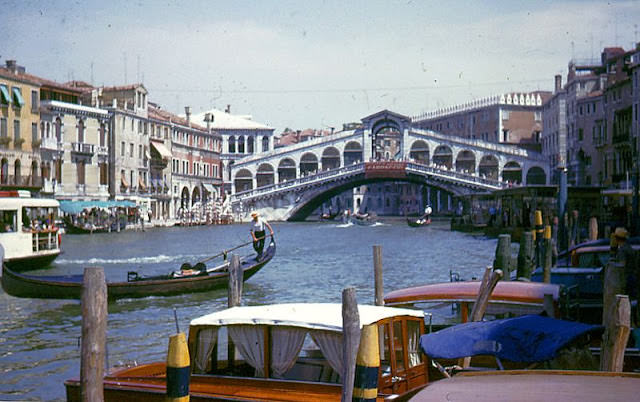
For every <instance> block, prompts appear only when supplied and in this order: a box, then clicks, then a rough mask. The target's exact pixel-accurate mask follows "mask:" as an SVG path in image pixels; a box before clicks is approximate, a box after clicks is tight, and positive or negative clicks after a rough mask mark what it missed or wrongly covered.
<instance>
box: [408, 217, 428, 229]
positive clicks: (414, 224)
mask: <svg viewBox="0 0 640 402" xmlns="http://www.w3.org/2000/svg"><path fill="white" fill-rule="evenodd" d="M430 224H431V218H426V219H424V218H421V219H415V220H414V219H409V218H407V225H409V226H411V227H412V228H418V227H422V226H429V225H430Z"/></svg>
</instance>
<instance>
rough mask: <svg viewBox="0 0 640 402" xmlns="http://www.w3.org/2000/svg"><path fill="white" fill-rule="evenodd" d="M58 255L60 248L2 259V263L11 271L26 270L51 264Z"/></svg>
mask: <svg viewBox="0 0 640 402" xmlns="http://www.w3.org/2000/svg"><path fill="white" fill-rule="evenodd" d="M59 255H60V250H53V251H49V252H47V253H46V254H37V255H30V256H27V257H18V258H11V259H8V260H4V264H5V265H6V266H7V267H9V268H10V269H12V270H13V271H17V272H20V271H28V270H33V269H40V268H44V267H47V266H49V265H51V263H52V262H53V260H55V259H56V258H57V257H58V256H59Z"/></svg>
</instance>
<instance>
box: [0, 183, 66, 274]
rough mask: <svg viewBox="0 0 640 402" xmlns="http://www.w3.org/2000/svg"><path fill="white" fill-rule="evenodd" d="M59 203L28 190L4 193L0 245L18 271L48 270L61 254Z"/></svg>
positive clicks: (0, 209) (0, 203)
mask: <svg viewBox="0 0 640 402" xmlns="http://www.w3.org/2000/svg"><path fill="white" fill-rule="evenodd" d="M59 205H60V204H59V203H58V201H56V200H54V199H48V198H31V195H30V193H29V192H28V191H0V245H2V248H3V249H4V263H5V264H6V266H7V267H9V268H11V269H13V270H14V271H21V270H28V269H37V268H42V267H46V266H47V265H49V264H50V263H51V262H52V261H53V260H54V259H55V258H56V257H57V256H58V255H59V254H60V233H59V229H58V228H57V227H56V225H55V219H56V217H57V215H58V207H59Z"/></svg>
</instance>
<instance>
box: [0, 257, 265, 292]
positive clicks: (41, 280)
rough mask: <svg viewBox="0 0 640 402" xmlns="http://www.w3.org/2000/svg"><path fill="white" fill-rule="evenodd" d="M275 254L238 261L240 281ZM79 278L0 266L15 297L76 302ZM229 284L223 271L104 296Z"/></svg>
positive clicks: (120, 287) (133, 285)
mask: <svg viewBox="0 0 640 402" xmlns="http://www.w3.org/2000/svg"><path fill="white" fill-rule="evenodd" d="M274 255H275V244H273V245H272V246H269V248H268V249H267V250H265V255H264V257H263V258H262V259H261V260H260V261H255V260H253V259H251V260H250V259H245V260H243V261H242V262H241V268H242V269H243V279H244V280H245V281H246V280H248V279H249V278H251V277H252V276H253V275H255V274H256V273H257V272H258V271H259V270H260V269H261V268H262V267H263V266H264V265H266V264H267V263H268V262H269V261H270V260H271V258H273V256H274ZM82 281H83V275H66V276H36V275H24V274H19V273H16V272H14V271H12V270H11V269H8V268H7V267H6V266H5V267H3V273H2V287H3V289H4V290H5V292H7V293H8V294H10V295H12V296H15V297H26V298H40V299H80V298H81V296H82ZM228 283H229V274H228V272H227V271H221V272H212V273H210V274H208V275H199V276H191V277H184V278H173V279H158V280H137V281H128V282H107V296H108V298H109V299H110V300H115V299H126V298H140V297H148V296H171V295H177V294H183V293H196V292H207V291H211V290H216V289H224V288H226V287H227V285H228Z"/></svg>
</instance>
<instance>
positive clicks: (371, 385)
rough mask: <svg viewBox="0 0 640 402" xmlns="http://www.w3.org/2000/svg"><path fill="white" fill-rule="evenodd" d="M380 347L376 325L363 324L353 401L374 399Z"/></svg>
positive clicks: (376, 388) (359, 401) (376, 393)
mask: <svg viewBox="0 0 640 402" xmlns="http://www.w3.org/2000/svg"><path fill="white" fill-rule="evenodd" d="M379 368H380V349H379V346H378V326H377V325H376V324H372V325H365V326H364V327H362V331H361V333H360V346H359V347H358V356H357V357H356V375H355V380H354V382H353V401H358V402H365V401H375V400H376V398H377V396H378V370H379Z"/></svg>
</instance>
